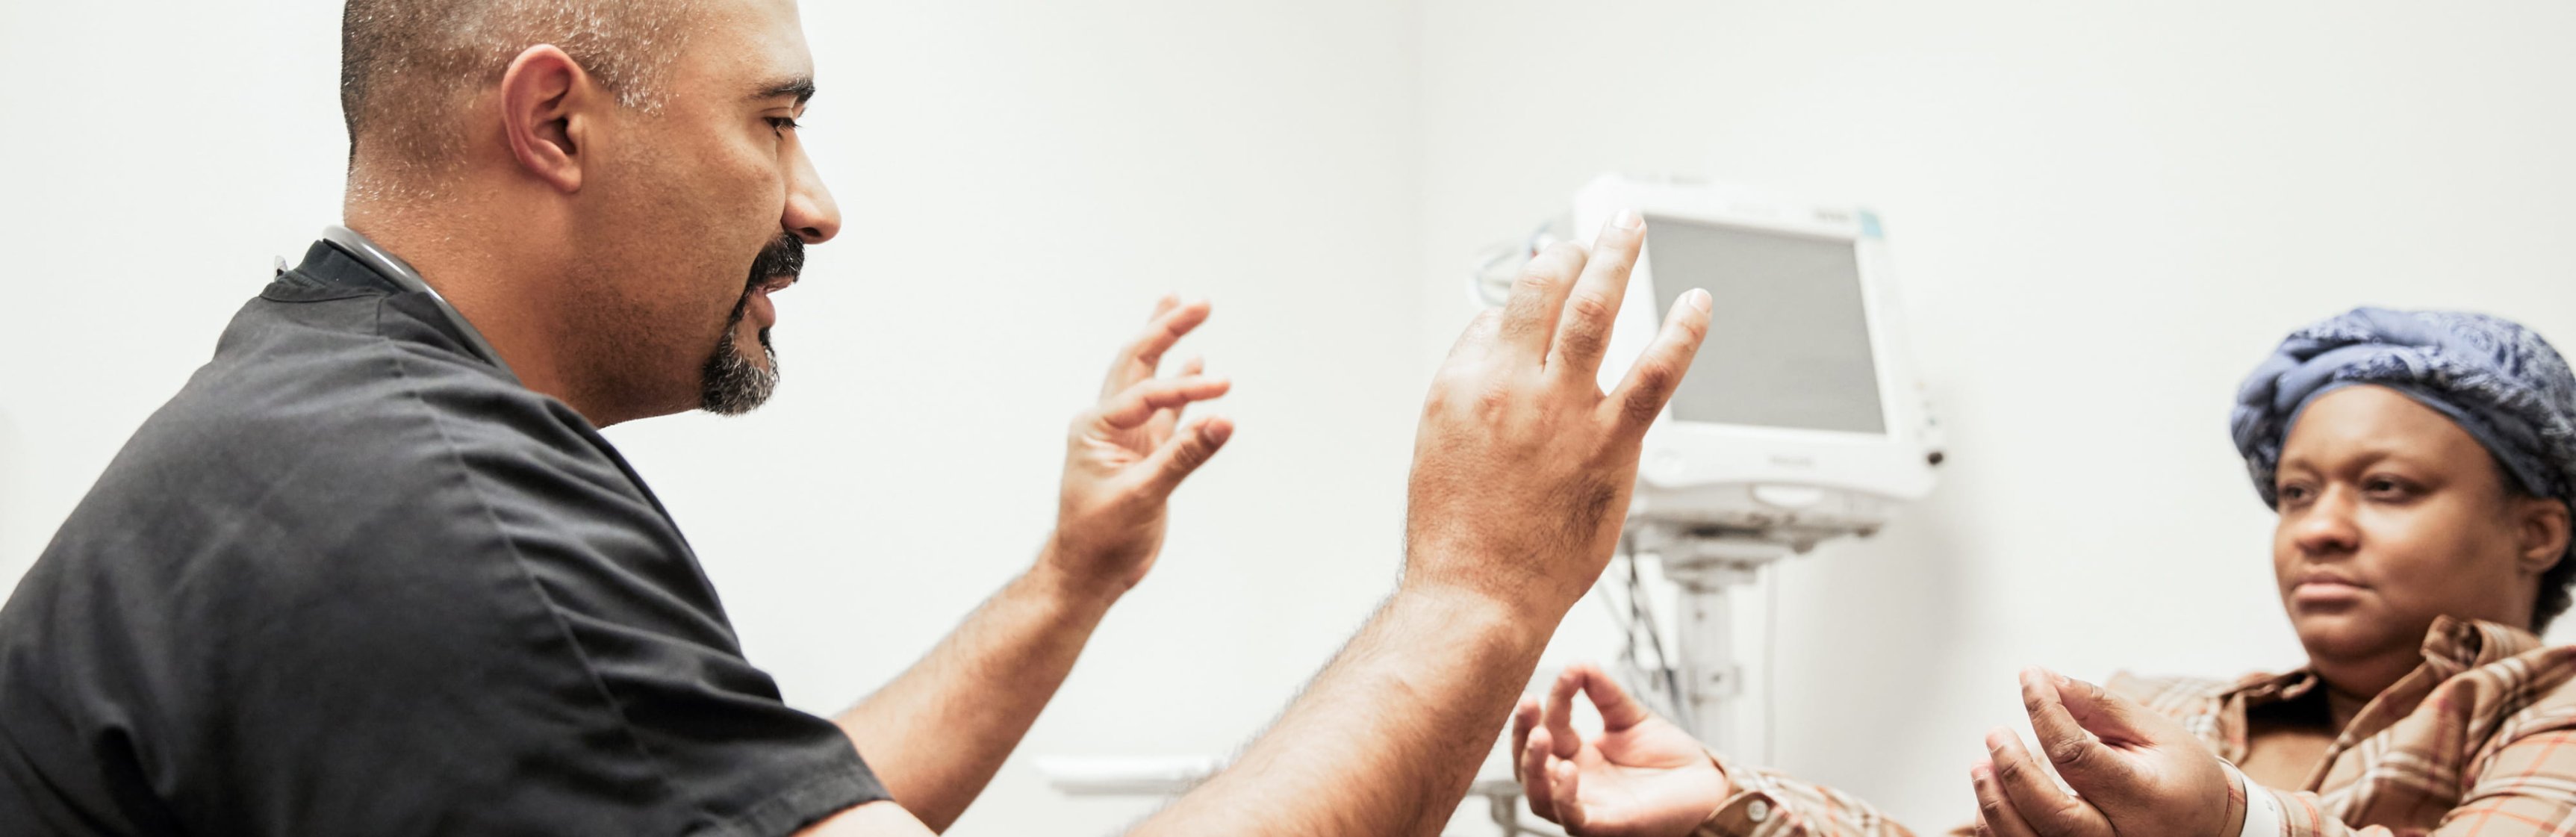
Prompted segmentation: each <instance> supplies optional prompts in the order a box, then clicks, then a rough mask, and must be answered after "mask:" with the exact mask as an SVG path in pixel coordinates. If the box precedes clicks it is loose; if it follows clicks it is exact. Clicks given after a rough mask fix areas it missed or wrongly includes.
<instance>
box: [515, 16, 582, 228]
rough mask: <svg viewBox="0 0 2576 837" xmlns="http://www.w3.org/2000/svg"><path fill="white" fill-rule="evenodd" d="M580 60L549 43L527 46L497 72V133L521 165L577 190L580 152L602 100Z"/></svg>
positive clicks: (546, 180)
mask: <svg viewBox="0 0 2576 837" xmlns="http://www.w3.org/2000/svg"><path fill="white" fill-rule="evenodd" d="M598 91H599V87H598V86H597V85H596V84H594V83H592V81H591V78H590V73H589V72H588V71H585V70H583V69H582V68H581V64H580V63H579V62H576V61H574V60H572V56H570V55H565V54H564V51H563V50H562V49H559V48H556V47H555V45H553V44H538V45H536V46H532V47H529V48H528V49H527V51H526V52H522V53H519V57H517V58H513V59H510V68H509V69H508V70H507V71H504V72H503V73H502V74H501V132H502V134H503V135H504V136H505V137H507V138H508V140H509V142H510V156H511V157H512V158H513V159H515V160H517V161H518V164H519V168H520V169H521V170H523V171H526V172H527V173H528V174H529V175H530V176H532V177H535V178H536V179H537V180H539V181H541V182H544V183H545V184H547V185H549V186H553V187H554V188H556V189H558V190H561V191H564V192H578V191H581V164H582V157H581V150H582V148H583V146H584V142H585V140H587V139H588V135H589V132H590V129H591V127H592V124H591V123H592V121H593V114H594V113H595V111H594V110H593V109H594V108H596V107H598V106H599V105H600V104H601V103H602V101H603V99H602V97H600V96H599V95H598Z"/></svg>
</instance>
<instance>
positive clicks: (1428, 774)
mask: <svg viewBox="0 0 2576 837" xmlns="http://www.w3.org/2000/svg"><path fill="white" fill-rule="evenodd" d="M1563 616H1564V612H1563V609H1562V608H1554V609H1549V608H1537V609H1531V608H1512V607H1506V606H1503V605H1500V604H1497V603H1494V602H1490V601H1487V600H1484V599H1482V598H1479V597H1477V596H1474V595H1469V594H1465V593H1457V592H1448V591H1439V590H1399V591H1398V592H1397V593H1396V595H1395V596H1394V597H1393V598H1390V599H1388V600H1387V603H1386V604H1385V605H1384V606H1382V607H1380V608H1379V610H1378V612H1377V614H1376V615H1375V616H1374V617H1372V618H1371V619H1370V621H1369V624H1368V625H1367V626H1366V627H1364V628H1362V629H1361V630H1360V633H1359V634H1358V636H1356V637H1354V638H1353V639H1352V640H1351V642H1350V644H1349V645H1347V646H1345V647H1344V648H1343V649H1342V652H1341V653H1340V654H1339V655H1338V656H1336V657H1335V658H1334V659H1333V661H1332V663H1331V664H1329V665H1328V666H1326V667H1325V669H1324V671H1323V672H1322V673H1320V674H1318V675H1316V676H1315V680H1314V682H1312V683H1310V684H1309V685H1308V686H1307V688H1306V691H1305V693H1304V694H1302V695H1300V696H1298V698H1297V700H1296V701H1295V702H1294V703H1292V704H1291V705H1290V706H1289V708H1288V711H1287V712H1286V713H1285V714H1283V715H1281V716H1280V718H1279V721H1278V723H1276V724H1274V725H1272V726H1271V728H1270V731H1269V732H1268V733H1266V734H1264V735H1262V736H1261V738H1260V740H1258V741H1255V742H1253V744H1252V746H1251V747H1250V748H1248V749H1246V750H1245V751H1244V753H1243V755H1242V756H1241V757H1240V758H1238V759H1236V760H1235V763H1234V765H1233V766H1232V767H1230V768H1228V769H1226V770H1225V772H1223V773H1220V774H1218V775H1217V776H1215V777H1214V778H1211V779H1209V780H1208V781H1207V783H1206V784H1204V785H1201V786H1200V787H1199V788H1198V789H1196V790H1194V791H1192V792H1190V794H1188V795H1187V796H1184V797H1182V798H1181V799H1180V800H1179V801H1177V802H1175V803H1173V805H1172V806H1171V807H1170V808H1167V809H1165V810H1164V811H1162V812H1161V813H1159V814H1157V815H1155V816H1154V817H1153V818H1151V819H1149V820H1147V821H1146V822H1144V823H1143V824H1142V825H1139V826H1138V827H1137V828H1136V829H1135V831H1134V832H1133V833H1134V834H1136V835H1189V834H1237V835H1290V834H1299V835H1302V834H1383V835H1404V834H1436V833H1438V832H1439V829H1440V827H1441V826H1443V825H1445V824H1446V823H1447V822H1448V821H1449V815H1450V814H1451V813H1452V812H1453V811H1454V810H1455V809H1456V808H1457V806H1458V801H1459V799H1460V798H1462V797H1464V796H1465V795H1466V793H1467V786H1468V784H1469V783H1470V782H1471V781H1473V780H1474V778H1475V772H1476V767H1477V765H1478V764H1480V763H1482V762H1483V761H1484V757H1485V754H1486V753H1487V752H1488V751H1489V750H1491V749H1492V747H1493V742H1494V736H1495V734H1496V733H1497V731H1499V730H1501V729H1502V725H1503V721H1504V717H1505V716H1506V715H1508V714H1509V713H1510V711H1511V705H1512V699H1513V698H1514V697H1515V696H1516V695H1518V694H1519V693H1520V690H1521V687H1522V685H1523V684H1525V683H1527V682H1528V680H1529V674H1530V670H1531V669H1532V668H1533V667H1534V666H1536V665H1537V664H1538V655H1539V651H1540V650H1541V649H1542V648H1543V647H1544V646H1545V645H1546V643H1547V638H1548V636H1549V634H1551V633H1554V631H1555V628H1556V622H1557V620H1558V619H1560V618H1562V617H1563Z"/></svg>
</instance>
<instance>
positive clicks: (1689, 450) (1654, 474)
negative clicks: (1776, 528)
mask: <svg viewBox="0 0 2576 837" xmlns="http://www.w3.org/2000/svg"><path fill="white" fill-rule="evenodd" d="M1621 209H1634V210H1636V211H1638V212H1639V213H1641V214H1643V215H1645V216H1647V217H1648V218H1649V219H1654V218H1668V219H1674V220H1680V221H1684V222H1688V223H1697V224H1706V225H1710V226H1716V227H1733V228H1737V229H1743V230H1747V231H1752V232H1760V233H1770V234H1781V235H1793V236H1799V237H1805V238H1815V239H1823V240H1830V241H1836V242H1850V244H1851V245H1852V247H1853V248H1854V253H1855V256H1856V259H1855V261H1856V262H1857V264H1858V267H1859V273H1860V277H1859V278H1860V287H1861V294H1860V296H1861V307H1862V316H1863V319H1864V321H1865V322H1866V324H1867V328H1868V333H1869V338H1870V358H1871V360H1872V362H1873V363H1874V365H1875V367H1876V369H1875V370H1874V371H1875V372H1876V377H1877V382H1878V388H1879V389H1878V396H1879V411H1880V418H1881V425H1882V427H1884V428H1885V432H1882V433H1868V432H1861V431H1850V430H1823V429H1814V428H1797V427H1775V426H1768V425H1753V424H1729V423H1720V422H1697V421H1682V420H1680V419H1677V418H1675V417H1674V416H1673V415H1672V408H1671V407H1670V406H1666V407H1665V409H1664V412H1663V414H1662V415H1660V416H1659V417H1657V419H1656V420H1655V423H1654V426H1653V427H1652V428H1651V429H1650V430H1649V431H1648V434H1647V445H1646V451H1645V452H1644V458H1643V460H1642V461H1641V463H1640V469H1639V476H1640V478H1641V480H1642V481H1644V482H1645V483H1647V484H1648V485H1650V486H1661V487H1669V488H1683V487H1690V486H1701V485H1712V484H1725V483H1755V484H1792V485H1814V486H1820V487H1830V488H1842V489H1850V490H1859V491H1866V492H1869V493H1872V494H1878V495H1882V496H1891V497H1915V496H1920V495H1921V494H1922V493H1925V492H1928V491H1929V490H1930V488H1931V482H1932V474H1931V470H1930V465H1929V463H1928V462H1926V460H1925V447H1926V445H1925V441H1926V440H1925V438H1924V437H1925V434H1924V432H1923V429H1924V428H1923V426H1924V421H1925V416H1924V410H1923V407H1922V394H1921V388H1920V386H1919V384H1918V380H1919V379H1918V378H1917V377H1916V375H1915V372H1914V368H1913V365H1912V357H1911V355H1910V352H1908V351H1907V350H1906V349H1907V344H1906V341H1905V336H1904V334H1903V330H1902V328H1901V326H1900V323H1901V322H1902V319H1903V318H1902V317H1901V316H1899V312H1898V311H1897V310H1896V307H1897V305H1898V300H1897V299H1896V296H1895V289H1894V286H1893V283H1894V280H1893V277H1892V275H1891V273H1892V271H1891V270H1890V269H1889V262H1888V253H1887V245H1886V240H1885V237H1884V236H1883V235H1882V234H1881V232H1880V230H1879V228H1878V222H1877V219H1876V216H1875V215H1873V214H1871V213H1870V212H1868V211H1866V210H1863V209H1860V208H1857V207H1851V206H1844V205H1830V204H1815V203H1806V202H1799V201H1791V200H1784V199H1780V198H1776V197H1773V196H1769V195H1765V194H1761V193H1757V192H1753V191H1751V190H1746V189H1742V188H1736V187H1727V186H1721V185H1716V184H1708V183H1688V182H1672V181H1648V180H1642V179H1636V178H1629V177H1623V176H1617V175H1607V176H1604V177H1602V178H1599V179H1596V180H1594V181H1593V182H1592V183H1591V184H1589V185H1587V186H1585V187H1584V188H1583V190H1581V191H1580V192H1578V193H1577V194H1576V198H1575V206H1574V214H1573V222H1574V224H1575V230H1576V232H1577V234H1578V236H1579V238H1580V240H1582V241H1584V242H1586V243H1587V244H1588V243H1589V242H1591V241H1592V240H1593V239H1594V237H1595V236H1596V235H1597V233H1598V231H1599V230H1600V228H1601V226H1602V225H1603V224H1604V223H1607V222H1608V221H1609V220H1610V218H1611V216H1612V215H1614V214H1615V213H1617V212H1618V211H1619V210H1621ZM1653 250H1654V229H1653V225H1652V222H1651V220H1650V221H1649V225H1648V228H1647V240H1646V253H1645V254H1644V255H1643V256H1641V257H1640V258H1639V259H1638V263H1637V265H1636V268H1635V269H1634V270H1633V271H1632V272H1631V273H1630V275H1629V287H1628V291H1627V296H1626V298H1625V300H1624V301H1623V303H1622V304H1621V306H1620V310H1619V313H1618V315H1617V322H1616V324H1615V325H1614V326H1613V328H1612V332H1611V340H1610V346H1609V348H1608V350H1607V357H1606V358H1605V362H1604V363H1603V364H1602V367H1601V377H1600V383H1601V386H1602V388H1603V390H1604V391H1605V392H1606V391H1610V390H1611V389H1612V388H1614V387H1616V386H1617V385H1618V384H1619V382H1620V381H1621V380H1623V379H1624V378H1625V377H1626V376H1627V373H1628V371H1629V369H1630V368H1631V367H1633V366H1634V365H1635V362H1636V357H1637V355H1638V354H1640V353H1642V352H1643V351H1644V349H1645V346H1646V345H1647V344H1648V343H1649V342H1651V340H1652V338H1653V336H1654V334H1655V333H1656V331H1657V330H1658V329H1659V328H1660V327H1661V325H1662V322H1661V317H1660V314H1661V312H1659V311H1657V310H1655V309H1656V300H1657V295H1656V293H1655V288H1654V271H1653V258H1652V255H1653ZM1718 304H1720V305H1723V304H1725V301H1724V300H1718Z"/></svg>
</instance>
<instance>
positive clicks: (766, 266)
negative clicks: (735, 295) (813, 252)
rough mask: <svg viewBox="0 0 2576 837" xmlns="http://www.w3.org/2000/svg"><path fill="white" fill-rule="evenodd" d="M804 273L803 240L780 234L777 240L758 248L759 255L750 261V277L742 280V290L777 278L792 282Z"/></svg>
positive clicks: (787, 234) (791, 235)
mask: <svg viewBox="0 0 2576 837" xmlns="http://www.w3.org/2000/svg"><path fill="white" fill-rule="evenodd" d="M804 272H805V240H804V239H801V238H797V237H796V235H795V234H794V233H784V232H782V233H779V234H778V240H776V241H772V242H770V243H769V246H767V247H763V248H760V255H759V256H757V257H754V258H753V259H752V260H751V277H750V278H748V279H745V280H743V288H744V290H745V291H748V290H749V289H751V288H757V287H760V285H761V284H762V283H764V282H768V281H770V280H772V279H776V278H779V277H786V278H787V279H788V280H790V281H793V280H795V279H796V278H797V276H798V275H799V274H802V273H804Z"/></svg>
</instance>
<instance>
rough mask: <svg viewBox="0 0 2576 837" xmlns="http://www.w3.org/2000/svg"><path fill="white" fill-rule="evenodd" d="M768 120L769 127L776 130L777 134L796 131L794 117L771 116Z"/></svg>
mask: <svg viewBox="0 0 2576 837" xmlns="http://www.w3.org/2000/svg"><path fill="white" fill-rule="evenodd" d="M768 119H769V127H771V128H775V129H777V130H778V131H779V132H781V133H784V132H787V131H793V130H796V118H795V117H791V116H772V117H768Z"/></svg>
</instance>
